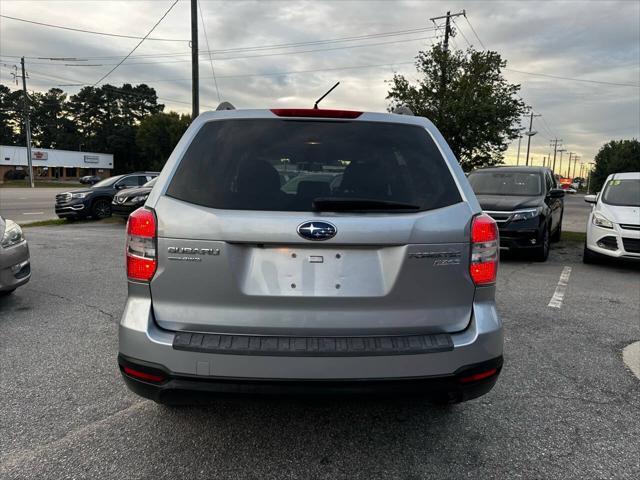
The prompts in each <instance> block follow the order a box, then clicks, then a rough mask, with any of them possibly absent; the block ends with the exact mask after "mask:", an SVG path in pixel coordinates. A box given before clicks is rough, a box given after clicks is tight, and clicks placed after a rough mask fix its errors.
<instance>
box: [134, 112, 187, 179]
mask: <svg viewBox="0 0 640 480" xmlns="http://www.w3.org/2000/svg"><path fill="white" fill-rule="evenodd" d="M190 123H191V117H190V116H189V115H178V114H177V113H176V112H169V113H156V114H154V115H149V116H147V117H145V118H144V119H143V120H142V121H141V122H140V126H139V127H138V131H137V133H136V146H137V148H138V151H139V152H140V155H141V156H142V159H143V160H144V164H145V166H146V168H148V169H152V170H160V169H162V167H163V166H164V164H165V162H166V161H167V159H168V158H169V155H171V152H172V151H173V149H174V147H175V146H176V144H177V143H178V141H179V140H180V138H181V137H182V135H183V134H184V132H185V130H186V129H187V127H189V124H190Z"/></svg>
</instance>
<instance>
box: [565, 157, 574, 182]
mask: <svg viewBox="0 0 640 480" xmlns="http://www.w3.org/2000/svg"><path fill="white" fill-rule="evenodd" d="M573 155H574V153H573V152H569V166H568V167H567V177H568V176H569V174H570V173H571V157H572V156H573Z"/></svg>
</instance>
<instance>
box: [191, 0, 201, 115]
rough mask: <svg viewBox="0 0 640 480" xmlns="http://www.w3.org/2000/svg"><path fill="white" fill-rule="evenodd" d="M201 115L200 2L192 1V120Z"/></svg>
mask: <svg viewBox="0 0 640 480" xmlns="http://www.w3.org/2000/svg"><path fill="white" fill-rule="evenodd" d="M199 114H200V76H199V71H198V0H191V119H192V120H195V118H196V117H197V116H198V115H199Z"/></svg>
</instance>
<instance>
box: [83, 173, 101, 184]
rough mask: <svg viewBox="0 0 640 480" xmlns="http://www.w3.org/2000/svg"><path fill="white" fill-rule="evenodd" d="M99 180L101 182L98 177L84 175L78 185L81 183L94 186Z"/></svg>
mask: <svg viewBox="0 0 640 480" xmlns="http://www.w3.org/2000/svg"><path fill="white" fill-rule="evenodd" d="M100 180H102V178H100V177H99V176H98V175H86V176H84V177H82V178H81V179H80V183H82V184H83V185H95V184H96V183H98V182H99V181H100Z"/></svg>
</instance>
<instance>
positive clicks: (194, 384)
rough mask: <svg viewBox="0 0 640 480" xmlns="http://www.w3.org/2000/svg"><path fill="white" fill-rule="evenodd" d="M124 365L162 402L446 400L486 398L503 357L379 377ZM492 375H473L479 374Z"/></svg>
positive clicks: (144, 391) (135, 385)
mask: <svg viewBox="0 0 640 480" xmlns="http://www.w3.org/2000/svg"><path fill="white" fill-rule="evenodd" d="M118 365H119V367H120V372H121V373H122V378H123V379H124V382H125V384H126V385H127V387H128V388H129V389H130V390H131V391H133V392H134V393H136V394H138V395H140V396H142V397H145V398H149V399H151V400H154V401H156V402H166V403H180V402H181V401H187V402H191V401H194V400H195V401H198V400H200V399H202V400H206V399H207V398H208V397H210V396H211V395H212V394H213V395H301V396H319V395H393V396H400V395H409V394H417V395H424V396H431V397H433V398H437V399H440V400H449V401H466V400H471V399H473V398H477V397H480V396H482V395H484V394H485V393H487V392H489V391H490V390H491V389H492V388H493V386H494V385H495V383H496V381H497V379H498V376H499V374H500V371H501V369H502V357H497V358H494V359H491V360H489V361H486V362H483V363H480V364H476V365H468V366H465V367H463V368H460V369H458V371H456V372H455V373H454V374H452V375H441V376H430V377H409V378H378V379H374V380H369V379H367V380H356V379H348V380H282V379H255V378H228V377H207V378H202V377H198V376H188V375H176V374H174V373H172V372H169V371H167V370H166V369H165V368H163V367H162V366H161V365H154V364H151V363H148V362H141V361H139V360H135V359H131V358H128V357H125V356H124V355H119V356H118ZM127 369H135V370H137V371H143V372H148V373H150V374H152V375H157V376H159V377H162V378H163V380H162V381H161V382H158V383H152V382H148V381H144V380H140V379H137V378H134V377H133V376H131V375H129V374H128V373H127ZM487 373H489V374H490V375H488V376H487V377H486V378H482V379H479V380H470V379H473V375H478V374H480V375H481V376H483V375H485V374H487Z"/></svg>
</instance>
